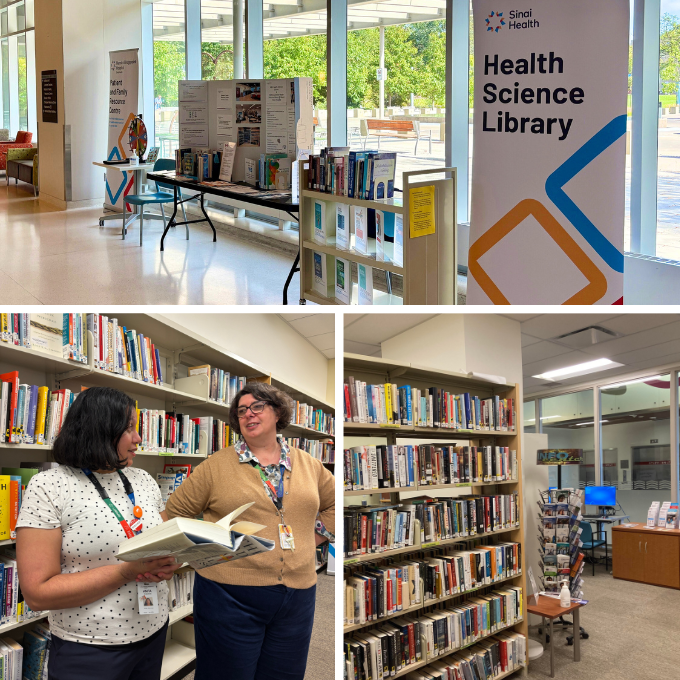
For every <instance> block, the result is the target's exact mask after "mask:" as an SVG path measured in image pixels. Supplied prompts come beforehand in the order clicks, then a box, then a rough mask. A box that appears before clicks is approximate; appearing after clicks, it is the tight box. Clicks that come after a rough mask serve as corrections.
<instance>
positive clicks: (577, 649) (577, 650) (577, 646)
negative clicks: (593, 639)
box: [574, 607, 581, 661]
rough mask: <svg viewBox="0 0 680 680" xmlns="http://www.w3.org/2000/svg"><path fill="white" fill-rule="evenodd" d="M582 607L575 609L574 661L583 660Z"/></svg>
mask: <svg viewBox="0 0 680 680" xmlns="http://www.w3.org/2000/svg"><path fill="white" fill-rule="evenodd" d="M580 609H581V608H580V607H576V609H574V661H580V660H581V615H580V611H579V610H580Z"/></svg>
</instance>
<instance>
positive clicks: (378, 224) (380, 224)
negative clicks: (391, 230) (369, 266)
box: [375, 210, 385, 262]
mask: <svg viewBox="0 0 680 680" xmlns="http://www.w3.org/2000/svg"><path fill="white" fill-rule="evenodd" d="M375 261H376V262H384V261H385V213H384V212H383V211H382V210H376V211H375Z"/></svg>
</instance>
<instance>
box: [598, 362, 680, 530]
mask: <svg viewBox="0 0 680 680" xmlns="http://www.w3.org/2000/svg"><path fill="white" fill-rule="evenodd" d="M669 419H670V376H669V375H663V376H651V377H649V378H647V379H645V380H642V381H636V382H632V383H628V384H625V383H622V384H617V385H613V386H611V387H609V388H607V387H603V388H602V449H603V473H604V474H603V484H605V485H607V486H615V487H616V488H617V501H618V502H619V503H620V505H621V507H622V508H623V510H624V512H625V514H628V515H630V518H631V521H632V522H645V521H646V518H647V510H648V509H649V506H650V505H651V503H652V501H661V502H662V503H663V501H669V500H670V499H671V455H670V422H669Z"/></svg>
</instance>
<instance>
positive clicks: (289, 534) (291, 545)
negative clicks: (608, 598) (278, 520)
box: [279, 524, 295, 550]
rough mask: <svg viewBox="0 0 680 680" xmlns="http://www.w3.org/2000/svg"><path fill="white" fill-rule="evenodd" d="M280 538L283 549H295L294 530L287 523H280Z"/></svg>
mask: <svg viewBox="0 0 680 680" xmlns="http://www.w3.org/2000/svg"><path fill="white" fill-rule="evenodd" d="M279 539H280V541H281V548H282V549H283V550H295V539H294V538H293V530H292V529H291V528H290V527H289V526H288V525H287V524H279Z"/></svg>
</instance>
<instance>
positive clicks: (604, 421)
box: [574, 420, 609, 427]
mask: <svg viewBox="0 0 680 680" xmlns="http://www.w3.org/2000/svg"><path fill="white" fill-rule="evenodd" d="M600 422H601V423H608V422H609V421H608V420H601V421H600ZM592 424H593V421H592V420H588V421H587V422H585V423H574V425H575V426H576V427H580V426H581V425H592Z"/></svg>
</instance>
